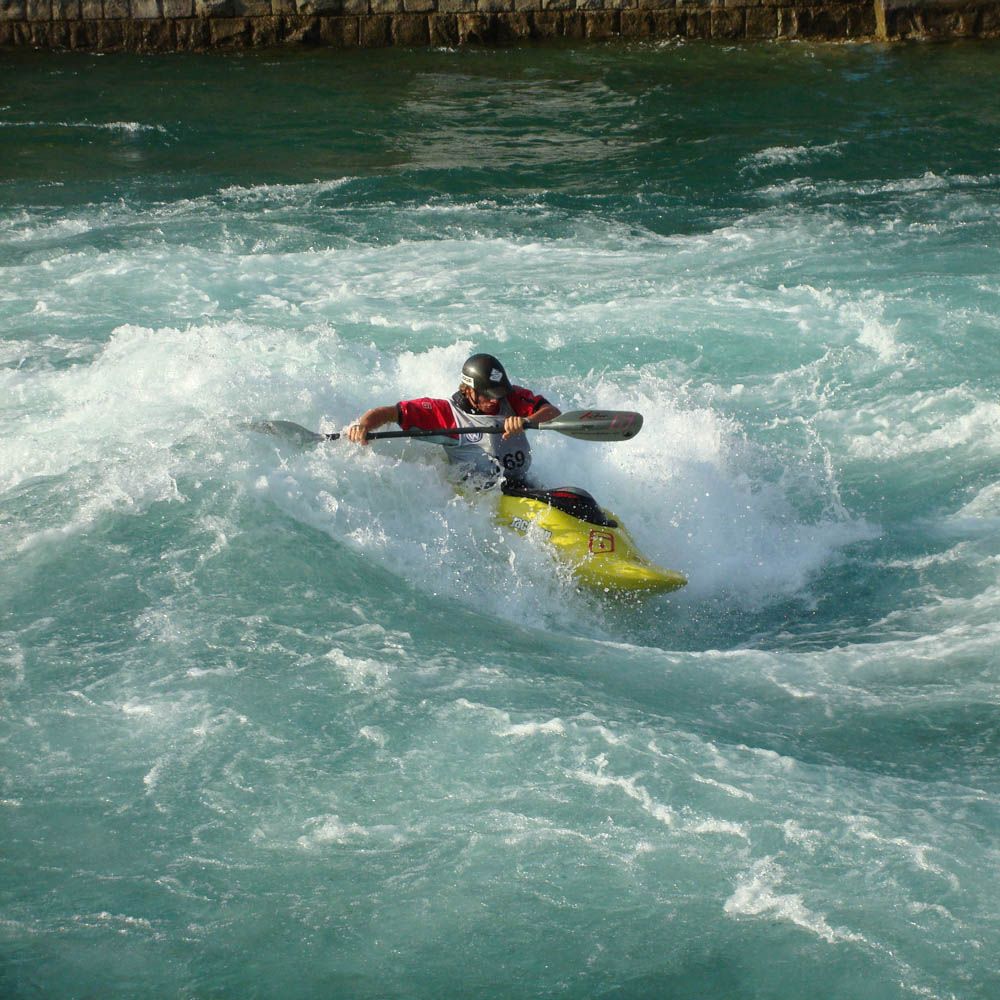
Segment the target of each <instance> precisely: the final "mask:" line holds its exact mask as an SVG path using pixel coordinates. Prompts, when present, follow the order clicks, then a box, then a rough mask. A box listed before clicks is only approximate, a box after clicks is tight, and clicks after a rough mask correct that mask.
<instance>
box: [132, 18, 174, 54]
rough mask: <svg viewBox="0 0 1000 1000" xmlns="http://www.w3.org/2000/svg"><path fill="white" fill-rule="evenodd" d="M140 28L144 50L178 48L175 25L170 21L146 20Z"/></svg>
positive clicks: (162, 50) (158, 50) (141, 44)
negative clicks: (175, 40) (175, 38)
mask: <svg viewBox="0 0 1000 1000" xmlns="http://www.w3.org/2000/svg"><path fill="white" fill-rule="evenodd" d="M140 29H141V30H140V35H141V41H140V48H141V49H142V51H143V52H173V51H174V49H175V48H176V45H175V44H174V26H173V24H172V23H171V22H170V21H164V20H162V19H160V20H159V21H144V22H143V23H142V24H141V25H140Z"/></svg>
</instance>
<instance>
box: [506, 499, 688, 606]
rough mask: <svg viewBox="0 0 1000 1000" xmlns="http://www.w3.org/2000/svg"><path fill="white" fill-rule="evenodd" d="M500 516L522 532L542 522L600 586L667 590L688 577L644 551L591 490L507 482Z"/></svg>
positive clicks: (584, 579) (575, 566)
mask: <svg viewBox="0 0 1000 1000" xmlns="http://www.w3.org/2000/svg"><path fill="white" fill-rule="evenodd" d="M497 519H498V521H499V522H500V523H501V524H504V525H507V526H509V527H511V528H513V529H514V530H515V531H517V532H520V533H521V534H526V533H527V532H528V530H529V528H531V527H532V525H534V526H536V527H537V528H538V529H540V530H541V531H542V532H543V533H544V534H545V535H546V536H547V537H548V541H549V543H550V544H551V545H552V546H553V548H554V550H555V553H556V555H557V556H558V557H559V558H560V559H561V560H563V561H564V562H566V563H568V564H569V566H570V568H571V569H572V571H573V574H574V576H576V578H577V579H578V580H579V581H580V583H581V584H583V585H584V586H586V587H589V588H592V589H594V590H599V591H602V592H607V591H622V592H630V593H646V594H650V593H655V594H663V593H666V592H668V591H671V590H677V589H678V588H680V587H683V586H684V585H685V584H686V583H687V578H686V577H685V576H684V575H683V574H682V573H678V572H677V571H676V570H671V569H663V568H662V567H660V566H657V565H655V564H654V563H651V562H650V561H649V560H648V559H647V558H646V557H645V556H644V555H642V554H641V553H640V552H639V550H638V549H637V548H636V547H635V542H633V541H632V539H631V537H630V536H629V533H628V532H627V531H626V530H625V528H624V527H623V526H622V524H621V522H619V521H618V519H617V518H616V517H615V516H614V514H611V513H610V512H608V511H606V510H603V509H602V508H601V507H599V506H598V504H597V502H596V501H595V500H594V498H593V497H592V496H591V495H590V494H589V493H588V492H587V491H586V490H581V489H577V488H575V487H571V486H566V487H560V488H559V489H554V490H532V489H525V488H520V487H505V490H504V493H503V495H502V496H501V497H500V502H499V506H498V508H497Z"/></svg>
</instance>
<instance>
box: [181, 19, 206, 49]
mask: <svg viewBox="0 0 1000 1000" xmlns="http://www.w3.org/2000/svg"><path fill="white" fill-rule="evenodd" d="M174 38H175V40H176V45H177V48H178V50H180V51H182V52H201V51H203V50H204V49H207V48H208V47H209V45H210V44H211V41H212V38H211V34H210V32H209V30H208V21H206V20H204V19H203V18H200V17H194V18H191V19H190V20H186V21H177V22H176V23H175V24H174Z"/></svg>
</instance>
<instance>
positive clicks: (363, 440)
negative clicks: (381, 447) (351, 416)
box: [347, 424, 371, 444]
mask: <svg viewBox="0 0 1000 1000" xmlns="http://www.w3.org/2000/svg"><path fill="white" fill-rule="evenodd" d="M347 440H348V441H353V442H354V443H355V444H370V443H371V442H369V440H368V428H367V427H365V425H364V424H351V426H350V427H348V428H347Z"/></svg>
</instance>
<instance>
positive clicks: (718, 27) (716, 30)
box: [709, 7, 747, 41]
mask: <svg viewBox="0 0 1000 1000" xmlns="http://www.w3.org/2000/svg"><path fill="white" fill-rule="evenodd" d="M709 16H710V20H711V25H712V37H713V38H716V39H719V40H720V41H736V40H737V39H742V38H745V37H746V33H747V26H746V15H745V13H744V11H743V9H742V8H734V7H715V8H713V9H712V11H711V12H710V15H709Z"/></svg>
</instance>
